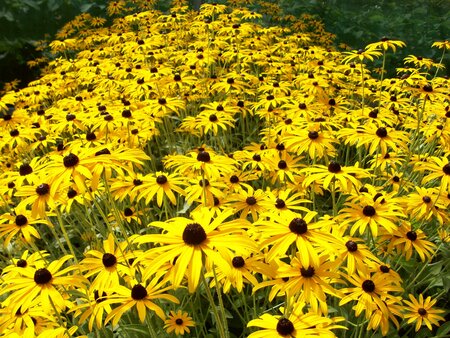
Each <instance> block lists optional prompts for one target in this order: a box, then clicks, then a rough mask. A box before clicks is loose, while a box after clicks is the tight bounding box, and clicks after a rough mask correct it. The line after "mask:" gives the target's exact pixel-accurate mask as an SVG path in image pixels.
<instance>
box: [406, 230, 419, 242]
mask: <svg viewBox="0 0 450 338" xmlns="http://www.w3.org/2000/svg"><path fill="white" fill-rule="evenodd" d="M406 238H408V239H409V240H410V241H412V242H414V241H415V240H416V239H417V233H416V232H415V231H408V232H407V233H406Z"/></svg>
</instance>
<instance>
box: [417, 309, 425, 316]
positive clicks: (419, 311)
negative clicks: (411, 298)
mask: <svg viewBox="0 0 450 338" xmlns="http://www.w3.org/2000/svg"><path fill="white" fill-rule="evenodd" d="M417 313H418V314H419V315H421V316H422V317H423V316H425V315H426V314H427V310H425V309H424V308H423V307H421V308H420V309H419V310H417Z"/></svg>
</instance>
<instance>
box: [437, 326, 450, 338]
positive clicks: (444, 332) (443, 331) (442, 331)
mask: <svg viewBox="0 0 450 338" xmlns="http://www.w3.org/2000/svg"><path fill="white" fill-rule="evenodd" d="M449 332H450V322H447V323H444V324H443V325H442V326H441V327H440V328H439V329H438V330H437V332H436V336H435V337H436V338H437V337H442V338H443V337H448V336H449V335H448V333H449Z"/></svg>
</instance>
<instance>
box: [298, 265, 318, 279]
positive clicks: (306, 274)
mask: <svg viewBox="0 0 450 338" xmlns="http://www.w3.org/2000/svg"><path fill="white" fill-rule="evenodd" d="M314 272H315V270H314V268H313V267H312V266H309V267H308V269H305V268H301V269H300V274H301V275H302V277H305V278H311V277H312V276H314Z"/></svg>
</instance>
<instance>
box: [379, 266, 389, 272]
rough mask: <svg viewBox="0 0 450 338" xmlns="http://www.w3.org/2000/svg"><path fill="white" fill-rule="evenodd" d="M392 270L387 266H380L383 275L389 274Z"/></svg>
mask: <svg viewBox="0 0 450 338" xmlns="http://www.w3.org/2000/svg"><path fill="white" fill-rule="evenodd" d="M390 270H391V269H390V268H389V267H388V266H387V265H380V271H381V272H383V273H388V272H389V271H390Z"/></svg>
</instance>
